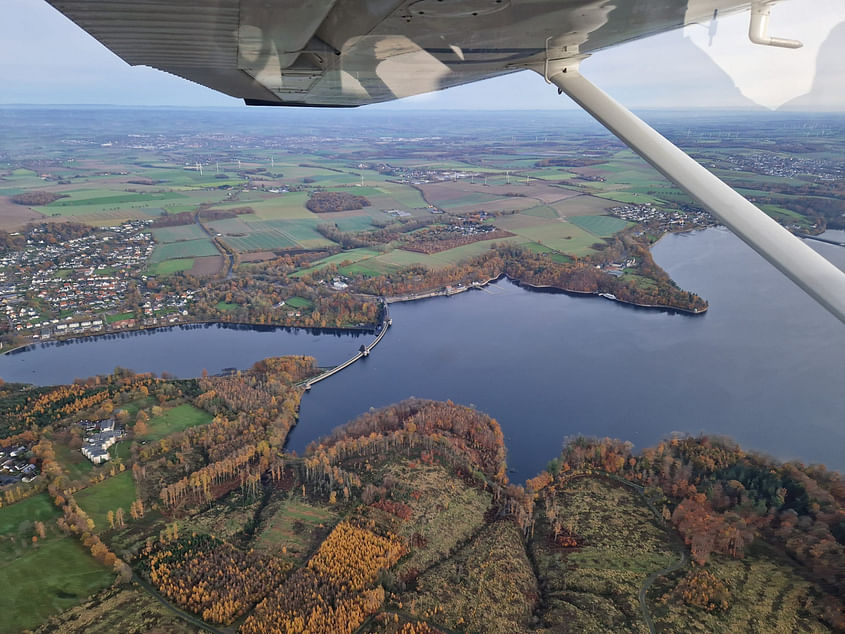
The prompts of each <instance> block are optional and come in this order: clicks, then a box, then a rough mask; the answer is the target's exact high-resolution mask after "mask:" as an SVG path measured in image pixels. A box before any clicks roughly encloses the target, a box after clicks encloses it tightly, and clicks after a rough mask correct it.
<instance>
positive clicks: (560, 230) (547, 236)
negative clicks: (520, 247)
mask: <svg viewBox="0 0 845 634" xmlns="http://www.w3.org/2000/svg"><path fill="white" fill-rule="evenodd" d="M495 224H496V226H497V227H499V228H501V229H505V230H506V231H510V232H511V233H515V234H517V235H518V236H521V237H522V238H523V239H524V241H530V242H537V243H539V244H542V245H544V246H547V247H549V248H551V249H553V250H555V251H559V252H561V253H565V254H568V255H577V256H582V255H588V254H590V253H592V252H593V249H592V248H591V247H592V245H593V244H595V243H596V236H594V235H592V234H590V233H588V232H587V231H584V230H583V229H581V228H580V227H578V226H577V225H575V224H573V223H571V222H565V221H562V220H547V219H545V218H532V217H530V216H524V215H521V214H518V215H515V216H503V217H501V218H497V219H496V221H495Z"/></svg>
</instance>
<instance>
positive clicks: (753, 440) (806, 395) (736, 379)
mask: <svg viewBox="0 0 845 634" xmlns="http://www.w3.org/2000/svg"><path fill="white" fill-rule="evenodd" d="M829 235H831V236H837V237H840V238H841V237H845V232H829ZM810 244H811V245H812V246H813V247H814V248H816V249H818V250H819V251H821V252H822V253H823V254H824V255H825V256H826V257H828V258H830V259H831V260H833V261H835V262H836V263H837V264H838V265H839V266H840V267H843V268H845V249H843V248H841V247H836V246H833V245H827V244H823V243H819V242H811V243H810ZM653 253H654V256H655V259H656V260H657V261H658V263H659V264H661V266H663V267H664V268H665V269H666V270H667V271H669V273H670V274H671V275H672V277H673V278H674V279H675V280H676V281H677V282H678V284H679V285H680V286H681V287H682V288H686V289H689V290H693V291H695V292H697V293H699V294H701V295H702V296H703V297H705V298H706V299H707V300H709V302H710V310H709V311H708V312H707V313H706V314H705V315H701V316H689V315H681V314H674V313H669V312H665V311H654V310H644V309H636V308H633V307H630V306H626V305H623V304H620V303H616V302H612V301H608V300H605V299H602V298H598V297H573V296H569V295H566V294H563V293H538V292H533V291H528V290H525V289H523V288H520V287H519V286H517V285H515V284H513V283H511V282H509V281H507V280H502V281H499V282H497V283H495V284H492V285H490V286H489V287H487V288H486V289H484V290H475V291H471V292H467V293H463V294H461V295H457V296H453V297H449V298H433V299H428V300H423V301H419V302H413V303H405V304H394V305H393V306H391V316H392V317H393V327H392V328H391V329H390V331H389V332H388V333H387V335H386V336H385V338H384V339H383V341H382V342H381V343H380V344H379V345H378V347H377V348H375V350H374V351H373V354H372V355H371V356H370V357H368V358H366V359H363V360H362V361H360V362H358V363H356V364H354V365H353V366H351V367H350V368H347V369H346V370H344V371H343V372H340V373H339V374H337V375H335V376H333V377H331V378H329V379H328V380H326V381H323V382H321V383H318V384H317V385H315V386H314V387H313V388H312V390H311V392H310V393H308V394H306V395H305V396H304V397H303V399H302V407H301V412H300V423H299V425H298V426H297V427H296V428H295V429H294V431H293V432H292V434H291V436H290V439H289V442H288V448H290V449H294V450H296V451H298V452H301V451H303V449H304V448H305V446H306V445H307V444H308V443H309V442H310V441H312V440H314V439H316V438H318V437H319V436H321V435H324V434H326V433H328V432H329V431H331V429H332V428H334V427H335V426H337V425H340V424H342V423H344V422H345V421H347V420H349V419H350V418H353V417H354V416H356V415H358V414H360V413H361V412H363V411H366V410H367V409H368V408H369V407H381V406H384V405H388V404H390V403H394V402H396V401H399V400H401V399H403V398H407V397H409V396H417V397H423V398H432V399H442V400H446V399H452V400H453V401H455V402H456V403H462V404H465V405H472V406H475V407H477V408H478V409H480V410H482V411H484V412H487V413H488V414H490V415H491V416H493V417H494V418H496V419H497V420H498V421H499V423H500V424H501V425H502V429H503V432H504V434H505V438H506V443H507V446H508V462H509V465H510V467H511V468H512V469H514V472H513V473H512V474H511V477H512V479H513V480H516V481H523V480H525V479H526V478H528V477H531V476H533V475H535V474H536V472H537V471H538V470H539V469H541V468H542V467H543V466H544V465H545V464H546V463H547V462H548V461H549V460H550V459H552V458H553V457H555V455H557V454H558V453H559V451H560V447H561V443H562V441H563V440H564V438H566V437H567V436H572V435H575V434H589V435H597V436H613V437H618V438H623V439H627V440H631V441H632V442H634V443H635V445H637V446H638V447H645V446H649V445H652V444H654V443H656V442H658V441H659V440H660V439H661V438H664V437H665V436H666V435H667V434H670V433H671V432H673V431H682V432H690V433H698V432H706V433H716V434H725V435H730V436H732V437H733V438H735V439H736V440H738V441H739V442H740V443H741V444H743V445H744V446H746V447H747V448H750V449H757V450H761V451H765V452H768V453H770V454H772V455H775V456H776V457H779V458H783V459H801V460H804V461H810V462H824V463H826V464H828V466H830V467H833V468H837V469H839V470H842V469H845V390H843V386H845V328H843V326H842V324H841V323H839V321H838V320H836V319H835V318H834V317H832V316H831V315H829V314H828V313H826V312H825V311H824V310H823V309H822V308H820V307H818V306H817V305H816V304H815V302H813V301H812V300H811V299H809V298H808V297H806V296H805V295H804V294H803V292H801V291H800V290H799V289H798V288H797V287H795V286H794V285H793V284H792V283H791V282H789V281H788V280H786V278H784V277H783V276H782V275H780V274H779V273H778V272H777V271H775V270H774V269H773V268H772V267H771V266H769V265H768V264H767V263H766V262H765V261H763V260H762V259H761V258H760V257H759V256H757V255H756V254H755V253H754V252H753V251H751V250H750V249H749V248H748V247H747V246H745V245H744V244H743V243H742V242H740V241H739V240H738V239H736V238H735V237H734V236H733V235H732V234H731V233H729V232H728V231H727V230H724V229H710V230H707V231H702V232H697V233H694V234H682V235H670V236H667V237H665V238H664V239H663V240H661V241H660V242H659V243H658V244H657V245H656V246H655V247H654V250H653ZM371 337H372V335H357V336H353V335H348V334H344V335H332V334H316V333H314V332H307V331H295V330H294V331H291V330H285V329H274V328H260V329H252V328H238V327H227V326H222V325H211V326H205V327H190V328H174V329H160V330H156V331H151V332H148V333H139V334H131V335H129V334H127V335H123V336H120V337H117V338H111V339H96V338H95V339H85V340H77V341H75V342H72V343H65V344H59V345H47V346H44V347H35V348H34V349H31V350H28V351H26V352H21V353H15V354H11V355H6V356H4V357H2V358H0V377H3V379H5V380H6V381H28V382H33V383H38V384H50V383H62V382H69V381H71V380H72V379H73V378H75V377H82V376H88V375H91V374H96V373H105V372H110V371H111V370H112V369H114V367H115V366H118V365H120V366H124V367H130V368H133V369H135V370H137V371H154V372H162V371H167V372H170V373H171V374H174V375H176V376H197V375H199V374H200V373H201V371H202V370H203V369H206V370H208V371H209V372H210V373H212V374H213V373H216V372H220V371H221V370H222V369H223V368H227V367H239V368H246V367H248V366H249V365H251V364H252V363H253V362H255V361H257V360H258V359H261V358H263V357H266V356H271V355H282V354H312V355H313V356H315V357H316V358H317V360H318V363H319V364H320V365H321V366H329V365H333V364H336V363H339V362H341V361H343V360H345V359H347V358H349V357H351V356H353V355H354V354H355V352H356V351H357V349H358V347H359V346H360V345H361V343H363V342H365V341H369V340H370V338H371Z"/></svg>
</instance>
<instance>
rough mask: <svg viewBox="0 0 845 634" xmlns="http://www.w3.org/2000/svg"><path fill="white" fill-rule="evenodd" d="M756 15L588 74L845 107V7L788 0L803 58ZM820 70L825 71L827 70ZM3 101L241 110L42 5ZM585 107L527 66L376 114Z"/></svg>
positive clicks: (1, 20)
mask: <svg viewBox="0 0 845 634" xmlns="http://www.w3.org/2000/svg"><path fill="white" fill-rule="evenodd" d="M747 30H748V14H747V13H743V14H740V15H736V16H728V17H723V18H718V19H717V21H716V23H715V25H712V24H706V25H693V26H689V27H687V28H685V29H682V30H677V31H673V32H670V33H664V34H661V35H657V36H654V37H651V38H647V39H644V40H639V41H636V42H632V43H628V44H624V45H621V46H617V47H614V48H611V49H608V50H606V51H600V52H598V53H596V54H594V55H593V56H592V57H590V58H589V59H587V60H586V61H584V62H583V63H582V65H581V72H582V73H583V74H584V75H585V76H587V77H588V78H589V79H590V80H591V81H593V82H594V83H595V84H597V85H598V86H600V87H601V88H603V89H604V90H605V91H606V92H608V93H610V94H611V95H612V96H613V97H615V98H616V99H618V100H619V101H621V102H622V103H623V104H625V105H627V106H629V107H632V108H641V109H644V108H673V109H683V108H751V107H761V106H762V107H765V108H769V109H775V108H793V109H794V108H800V109H825V110H838V111H845V64H842V63H841V60H842V59H843V57H845V2H842V0H790V1H788V2H783V3H780V4H778V5H777V6H775V7H774V9H773V12H772V21H771V29H770V30H771V34H772V35H775V36H779V37H789V38H795V39H799V40H801V41H802V42H803V43H804V47H803V48H802V49H800V50H798V51H791V50H779V49H773V48H771V47H762V46H756V45H753V44H751V43H750V42H749V41H748V38H747ZM817 69H818V70H819V72H818V73H817V72H816V71H817ZM0 87H2V88H0V103H2V104H16V103H17V104H114V105H140V106H157V105H174V106H241V105H242V102H240V101H239V100H236V99H233V98H231V97H227V96H225V95H222V94H220V93H216V92H214V91H212V90H210V89H207V88H204V87H202V86H198V85H196V84H193V83H191V82H188V81H186V80H183V79H180V78H177V77H173V76H171V75H168V74H166V73H163V72H160V71H157V70H154V69H150V68H146V67H130V66H129V65H128V64H126V63H125V62H123V61H122V60H121V59H120V58H119V57H117V56H116V55H114V54H113V53H111V52H110V51H109V50H108V49H106V48H105V47H104V46H102V45H101V44H100V43H99V42H97V41H96V40H95V39H94V38H92V37H91V36H89V35H88V34H87V33H85V32H84V31H83V30H82V29H80V28H79V27H77V26H76V25H75V24H73V23H72V22H71V21H70V20H68V19H67V18H65V17H64V16H63V15H62V14H61V13H59V12H58V11H56V10H55V9H53V8H52V7H51V6H50V5H48V4H47V3H46V2H44V0H2V1H0ZM572 107H576V106H575V105H574V104H573V103H572V102H570V101H569V100H568V99H567V98H566V97H561V96H558V95H557V91H556V89H555V88H554V87H552V86H549V85H546V83H545V82H544V81H543V80H542V78H540V77H539V76H538V75H536V74H534V73H532V72H530V71H525V72H522V73H517V74H513V75H509V76H506V77H500V78H496V79H492V80H487V81H483V82H477V83H475V84H470V85H466V86H460V87H457V88H452V89H449V90H445V91H441V92H438V93H432V94H428V95H419V96H416V97H410V98H407V99H403V100H399V101H396V102H390V103H388V104H380V105H375V106H368V108H371V109H377V108H389V109H473V110H476V109H506V110H518V109H561V108H572Z"/></svg>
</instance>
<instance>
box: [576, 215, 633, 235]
mask: <svg viewBox="0 0 845 634" xmlns="http://www.w3.org/2000/svg"><path fill="white" fill-rule="evenodd" d="M568 220H569V222H571V223H572V224H574V225H577V226H579V227H581V228H582V229H584V230H585V231H589V232H590V233H592V234H595V235H597V236H600V237H602V238H608V237H610V236H612V235H613V234H614V233H618V232H619V231H622V230H623V229H627V228H628V227H630V226H632V225H633V224H634V223H632V222H628V221H626V220H621V219H619V218H614V217H613V216H569V218H568Z"/></svg>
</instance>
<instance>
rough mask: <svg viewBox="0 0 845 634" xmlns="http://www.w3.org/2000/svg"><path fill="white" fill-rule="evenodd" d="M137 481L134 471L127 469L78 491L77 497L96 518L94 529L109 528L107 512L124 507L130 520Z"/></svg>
mask: <svg viewBox="0 0 845 634" xmlns="http://www.w3.org/2000/svg"><path fill="white" fill-rule="evenodd" d="M136 497H137V493H136V491H135V481H134V480H133V479H132V472H131V471H129V470H127V471H123V472H121V473H118V474H117V475H115V476H112V477H109V478H106V479H105V480H103V481H102V482H98V483H97V484H92V485H91V486H89V487H87V488H85V489H82V490H81V491H79V492H78V493H76V495H75V498H76V501H77V502H78V503H79V506H80V507H81V508H82V510H83V511H85V512H86V513H88V516H89V517H90V518H91V519H92V520H94V527H95V528H94V530H95V531H96V532H103V531H106V530H108V529H109V522H108V519H107V517H106V514H107V513H108V512H109V511H116V510H117V509H118V508H122V509H123V512H124V513H125V514H126V519H127V521H128V520H129V506H130V505H131V504H132V502H134V501H135V498H136Z"/></svg>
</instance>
